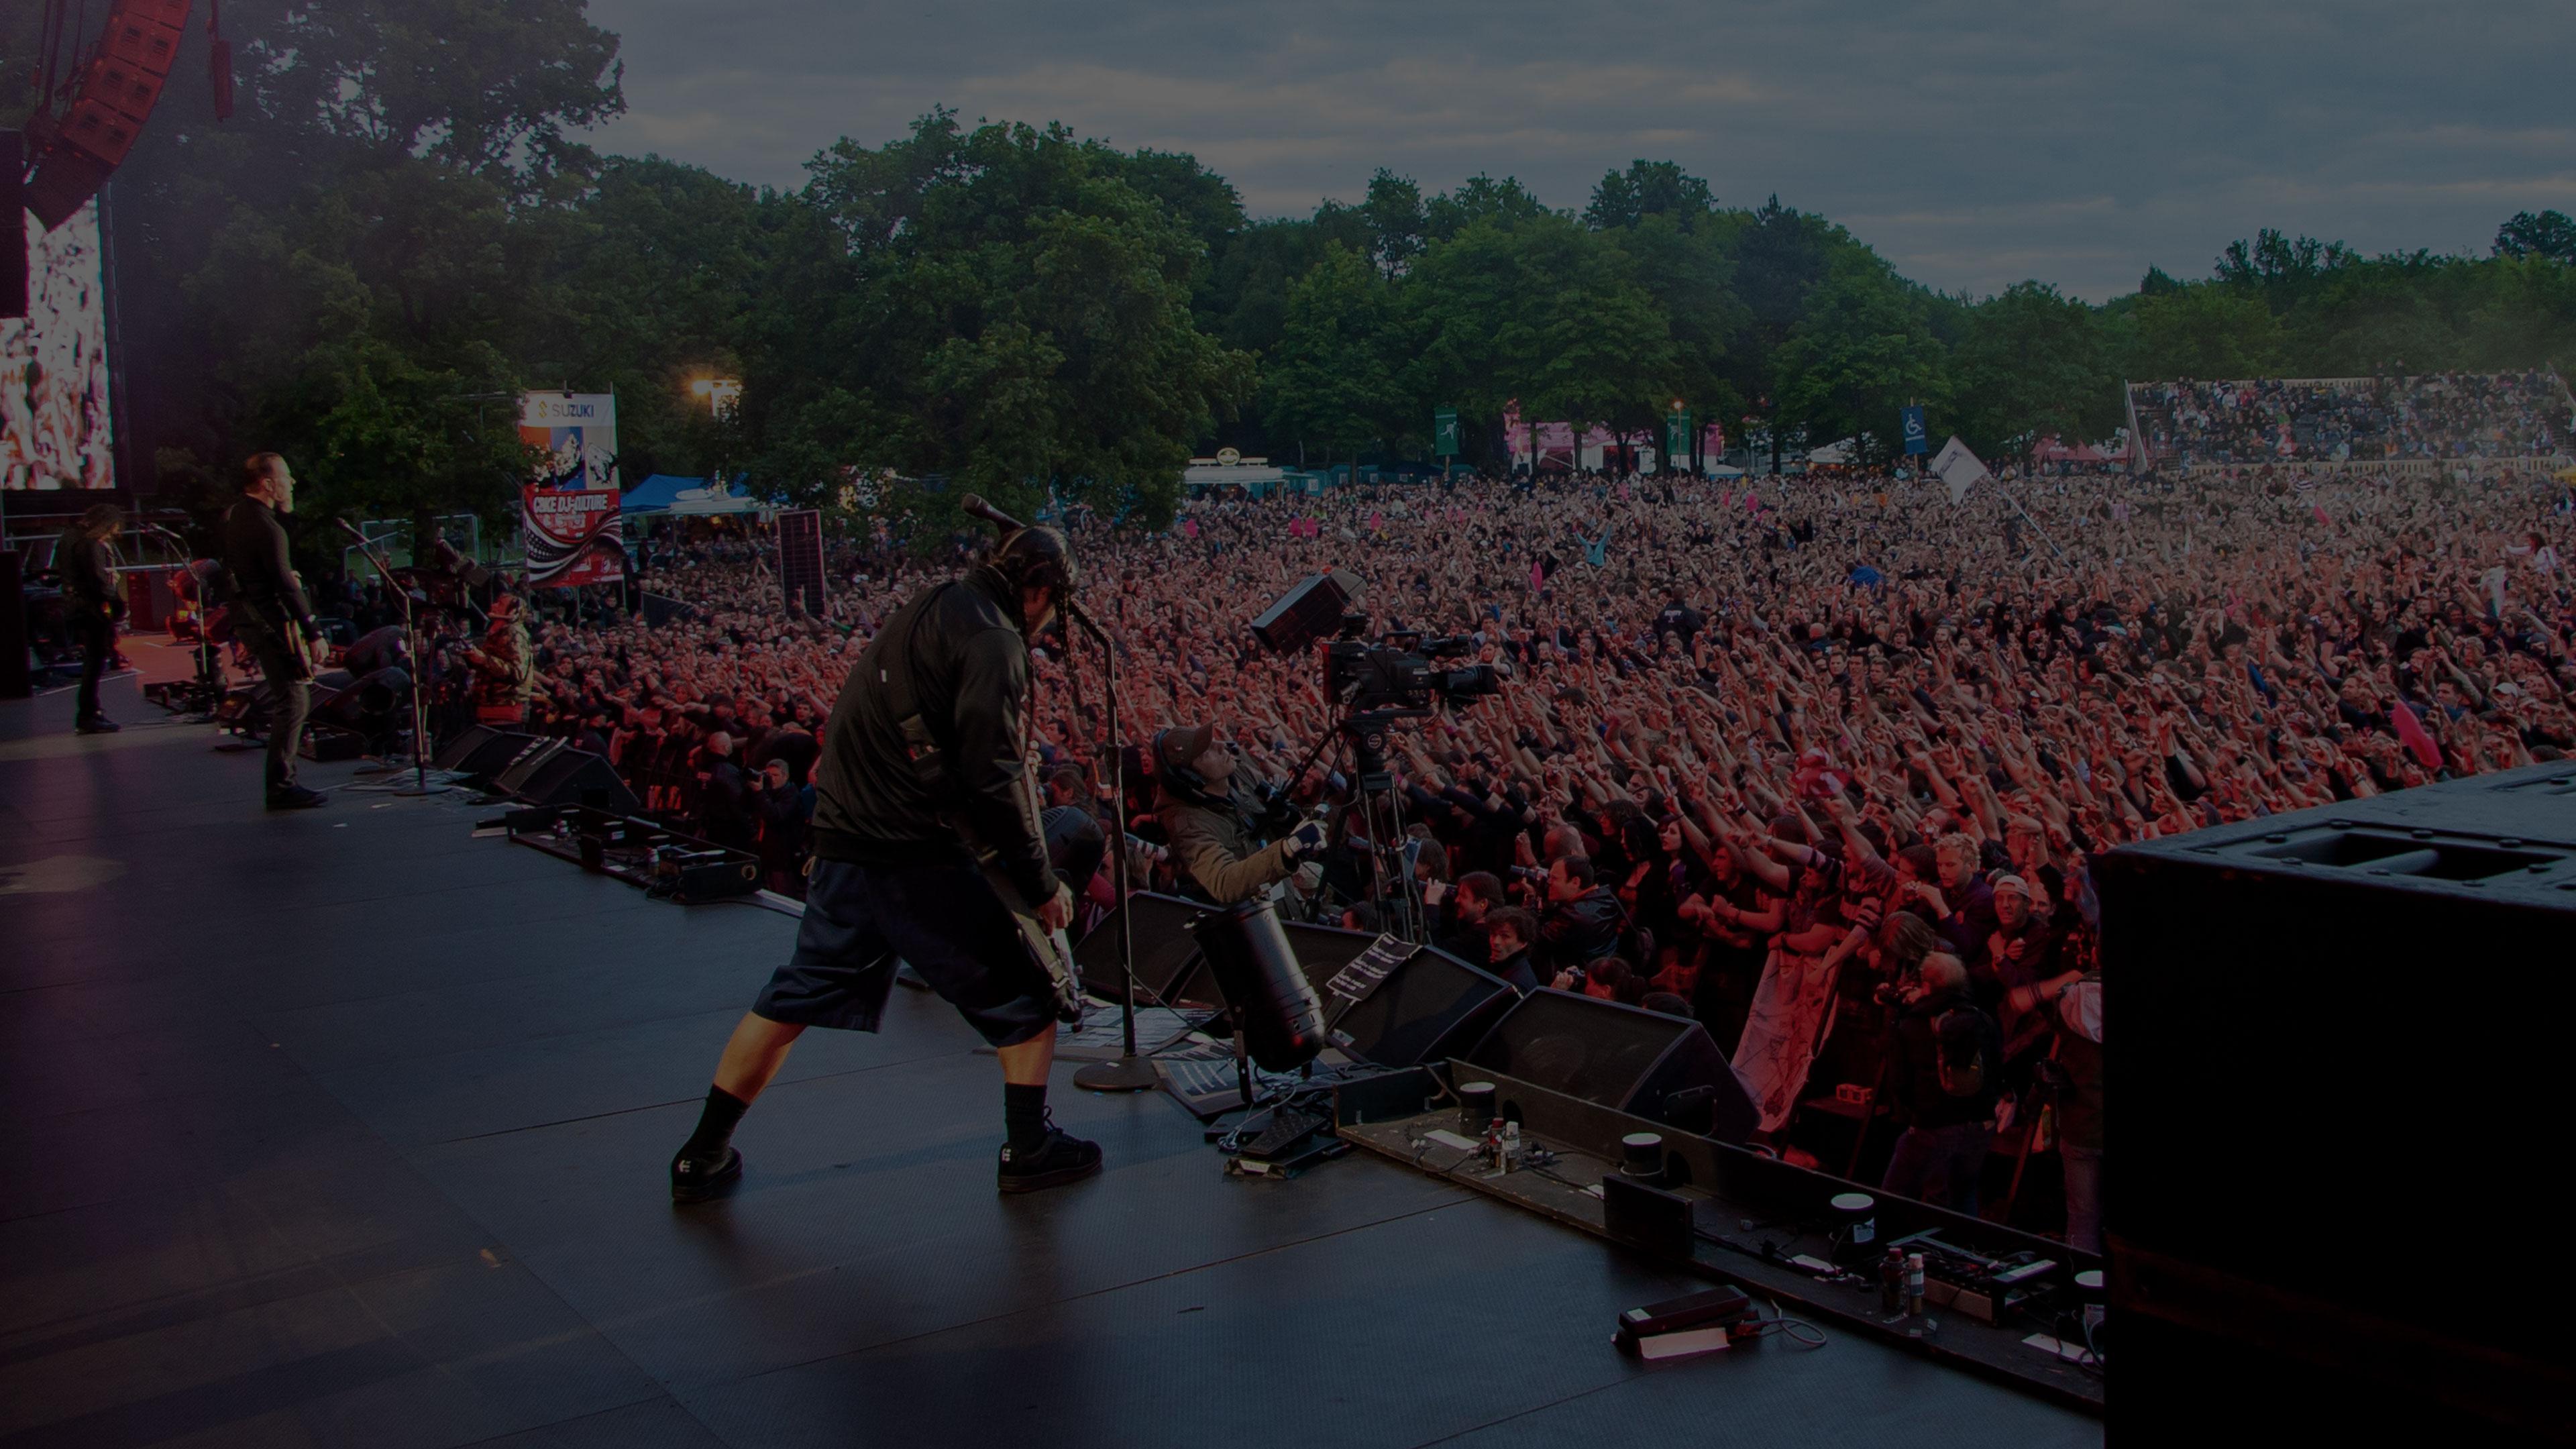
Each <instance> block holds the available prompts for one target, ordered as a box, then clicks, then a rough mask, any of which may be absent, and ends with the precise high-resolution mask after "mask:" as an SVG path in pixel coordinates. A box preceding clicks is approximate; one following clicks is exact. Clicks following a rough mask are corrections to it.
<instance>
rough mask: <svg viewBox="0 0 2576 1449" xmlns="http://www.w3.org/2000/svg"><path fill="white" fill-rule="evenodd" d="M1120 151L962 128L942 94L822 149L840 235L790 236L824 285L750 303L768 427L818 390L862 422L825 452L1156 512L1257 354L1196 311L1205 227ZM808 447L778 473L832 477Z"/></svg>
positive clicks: (822, 486) (799, 413) (811, 403)
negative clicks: (764, 364)
mask: <svg viewBox="0 0 2576 1449" xmlns="http://www.w3.org/2000/svg"><path fill="white" fill-rule="evenodd" d="M1123 169H1124V168H1123V165H1122V164H1119V163H1117V162H1115V161H1113V160H1112V159H1111V158H1110V157H1105V156H1104V155H1103V154H1102V153H1101V152H1100V151H1099V150H1097V149H1096V148H1091V147H1087V146H1085V145H1083V144H1082V143H1080V142H1078V141H1077V140H1076V139H1075V138H1074V137H1073V135H1072V133H1071V132H1069V131H1067V130H1065V129H1064V128H1063V127H1061V126H1049V127H1047V128H1045V129H1043V130H1041V129H1038V128H1036V127H1032V126H1027V125H1005V124H998V123H996V124H988V125H982V126H978V127H977V128H975V129H974V130H973V131H971V132H969V131H961V130H960V129H959V128H958V126H957V124H956V122H955V120H954V118H953V117H952V116H951V115H949V114H948V113H945V112H935V113H933V114H932V115H929V116H926V117H924V118H922V120H921V121H919V122H917V123H916V124H915V125H914V127H913V131H912V134H911V135H910V136H909V137H907V138H905V139H903V140H900V141H897V142H895V143H893V144H892V145H889V146H887V147H884V148H881V149H879V150H874V151H871V150H869V149H867V148H865V147H861V146H858V145H857V144H855V143H854V142H851V141H848V140H846V139H844V140H843V141H841V142H840V143H838V144H837V145H835V146H834V147H833V148H832V149H831V150H829V151H827V152H825V153H824V154H823V155H822V156H820V157H818V158H817V159H816V160H815V161H814V163H813V164H812V167H811V171H812V180H811V181H810V182H809V183H808V186H807V188H806V197H807V202H808V204H809V205H811V206H813V207H814V208H816V209H817V211H818V212H819V214H820V216H821V218H822V220H823V222H824V224H825V226H826V227H827V228H828V230H829V231H830V232H833V233H836V234H837V236H838V238H839V241H840V245H839V248H838V252H839V254H838V255H837V256H835V255H833V254H832V253H831V252H830V251H824V252H820V253H818V252H816V251H814V250H812V249H811V248H810V247H809V248H804V249H800V250H799V251H798V252H797V253H796V258H795V261H794V263H793V265H794V266H795V267H797V268H799V269H802V270H804V271H805V272H806V273H807V274H810V275H815V276H817V277H819V278H822V279H826V280H828V281H829V282H830V283H831V284H832V290H830V291H827V292H826V293H824V294H823V295H821V296H812V295H794V296H782V297H780V298H778V299H777V305H779V306H783V307H787V308H792V309H793V315H782V314H780V313H778V312H776V311H773V312H771V313H770V314H769V316H768V318H767V320H766V321H765V322H764V323H763V328H762V330H763V332H764V334H765V336H766V337H767V338H768V339H769V340H770V343H771V345H772V347H773V348H774V349H775V351H774V354H773V356H774V358H775V359H776V362H777V363H778V364H780V365H779V366H778V368H777V373H778V376H779V381H780V384H781V391H782V393H786V394H788V396H786V397H783V398H782V399H781V402H780V405H779V406H778V408H777V410H776V411H775V413H774V415H773V416H771V417H770V418H769V419H768V420H767V423H768V426H769V427H770V428H773V429H775V431H776V433H777V435H778V436H779V437H781V438H782V439H807V440H810V439H813V438H816V437H818V436H820V435H821V429H820V428H819V427H818V425H817V423H816V421H815V419H816V414H817V411H818V410H821V411H823V412H825V413H828V412H830V411H831V410H833V409H842V410H846V411H847V412H849V413H850V414H851V416H852V417H853V418H854V419H856V420H858V421H860V422H862V423H863V424H864V425H865V426H866V428H867V431H866V433H865V434H863V435H861V436H858V437H855V438H852V439H851V440H850V441H849V442H848V443H847V445H846V451H845V452H843V453H841V454H840V455H839V456H837V457H835V458H832V459H831V460H830V464H831V465H838V466H848V465H870V466H882V467H891V468H893V469H895V470H897V471H898V472H901V473H906V474H911V475H916V476H918V475H922V474H932V473H936V474H942V475H945V476H946V477H947V478H948V479H950V480H951V482H952V484H953V485H955V487H957V488H958V489H973V490H975V491H977V492H981V493H985V494H987V495H989V496H992V497H994V498H995V499H996V500H998V501H1001V502H1002V503H1003V504H1004V505H1005V506H1010V505H1012V504H1017V505H1018V506H1021V507H1029V506H1033V505H1035V504H1037V503H1039V502H1041V501H1042V500H1043V499H1044V497H1045V496H1046V495H1047V494H1049V493H1050V492H1052V493H1053V494H1055V495H1056V496H1058V497H1061V498H1065V499H1069V500H1070V499H1084V500H1088V501H1091V502H1094V503H1096V504H1098V505H1099V506H1101V507H1102V508H1104V509H1105V510H1107V511H1109V512H1112V513H1116V512H1120V511H1123V510H1125V509H1127V508H1130V507H1133V508H1136V509H1138V510H1140V511H1141V513H1142V514H1143V516H1144V517H1145V518H1147V519H1148V520H1152V521H1159V520H1162V519H1166V518H1168V517H1169V516H1170V513H1171V511H1172V509H1173V507H1174V506H1175V505H1176V503H1177V502H1178V500H1179V496H1180V479H1181V468H1182V466H1183V465H1184V464H1185V463H1187V462H1188V460H1189V457H1190V448H1191V444H1192V443H1193V442H1194V441H1195V440H1196V439H1198V438H1200V437H1203V436H1205V435H1206V434H1207V433H1208V432H1209V431H1210V430H1211V429H1212V428H1214V426H1215V425H1216V420H1217V417H1218V416H1219V415H1220V414H1221V413H1225V412H1230V411H1231V410H1232V409H1233V408H1234V407H1235V406H1237V405H1238V404H1239V403H1240V402H1241V401H1242V400H1243V399H1244V398H1245V397H1246V396H1248V394H1249V393H1250V390H1251V384H1252V360H1251V359H1250V358H1249V357H1246V356H1244V355H1243V354H1241V353H1236V352H1230V351H1228V350H1226V349H1225V348H1223V347H1221V346H1219V345H1218V344H1217V343H1216V341H1215V340H1214V339H1212V338H1210V337H1208V336H1206V335H1205V334H1203V333H1201V332H1200V331H1199V330H1198V329H1197V327H1196V326H1195V325H1194V320H1193V317H1192V314H1191V311H1190V287H1191V276H1192V273H1193V270H1194V269H1195V267H1196V266H1197V264H1198V259H1199V257H1200V255H1201V252H1202V247H1201V244H1200V242H1199V240H1198V238H1197V237H1195V236H1193V235H1192V234H1191V233H1190V231H1189V230H1188V229H1187V228H1185V227H1184V226H1183V225H1181V224H1180V222H1179V221H1177V220H1176V219H1175V218H1174V217H1173V215H1172V213H1171V211H1170V210H1169V209H1168V208H1167V207H1165V206H1164V205H1162V204H1160V203H1159V202H1157V201H1156V200H1155V199H1153V198H1152V197H1150V196H1147V195H1145V194H1144V193H1142V192H1140V191H1138V190H1137V189H1136V188H1135V187H1133V186H1131V185H1130V184H1128V182H1127V180H1126V178H1125V177H1124V176H1123V175H1122V174H1121V172H1122V171H1123ZM765 461H766V463H767V464H768V466H769V467H771V468H773V469H776V468H778V467H780V466H782V465H785V464H786V463H788V462H790V461H792V459H791V455H788V454H779V455H775V456H770V457H767V458H766V459H765ZM801 466H802V467H803V468H804V469H805V470H806V471H800V472H797V473H794V474H785V475H779V476H774V477H773V478H772V480H771V481H772V482H774V483H776V484H779V485H782V486H785V487H787V488H790V489H792V490H795V491H797V492H799V493H800V494H803V495H805V496H809V497H816V496H822V495H824V494H825V493H827V492H828V491H830V490H832V489H836V488H837V487H838V485H839V482H840V477H839V475H838V472H837V471H836V468H835V467H834V466H829V465H827V466H824V467H822V468H820V469H816V468H815V460H813V459H812V458H811V457H810V456H809V457H808V458H807V459H806V461H805V462H804V463H803V464H802V465H801Z"/></svg>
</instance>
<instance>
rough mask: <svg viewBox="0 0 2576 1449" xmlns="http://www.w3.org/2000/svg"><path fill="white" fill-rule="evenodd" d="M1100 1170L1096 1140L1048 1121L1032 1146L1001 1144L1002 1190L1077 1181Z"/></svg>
mask: <svg viewBox="0 0 2576 1449" xmlns="http://www.w3.org/2000/svg"><path fill="white" fill-rule="evenodd" d="M1099 1172H1100V1144H1099V1143H1097V1142H1085V1141H1083V1140H1082V1139H1081V1138H1079V1137H1076V1136H1074V1135H1073V1134H1072V1133H1070V1132H1067V1131H1065V1130H1064V1129H1063V1128H1061V1127H1058V1126H1056V1125H1055V1123H1053V1122H1052V1121H1050V1122H1049V1123H1047V1135H1046V1137H1045V1138H1044V1139H1043V1140H1041V1141H1040V1142H1039V1143H1038V1145H1037V1147H1036V1149H1035V1150H1033V1151H1030V1152H1026V1153H1020V1152H1014V1151H1013V1150H1012V1149H1011V1145H1010V1144H1009V1143H1007V1142H1006V1143H1004V1144H1002V1171H1001V1185H1002V1191H1004V1192H1037V1191H1040V1190H1042V1189H1045V1188H1050V1187H1062V1186H1064V1185H1065V1184H1066V1183H1068V1182H1080V1181H1082V1180H1083V1179H1084V1178H1086V1177H1093V1176H1097V1175H1098V1174H1099Z"/></svg>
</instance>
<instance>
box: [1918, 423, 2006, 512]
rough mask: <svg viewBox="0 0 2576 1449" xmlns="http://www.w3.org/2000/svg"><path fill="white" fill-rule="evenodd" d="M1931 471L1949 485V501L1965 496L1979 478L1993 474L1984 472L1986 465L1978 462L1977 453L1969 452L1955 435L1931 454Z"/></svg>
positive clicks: (1955, 500)
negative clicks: (1936, 451)
mask: <svg viewBox="0 0 2576 1449" xmlns="http://www.w3.org/2000/svg"><path fill="white" fill-rule="evenodd" d="M1932 473H1933V475H1934V476H1936V477H1938V478H1939V479H1940V480H1941V481H1942V482H1944V483H1947V484H1949V485H1950V501H1951V502H1953V503H1956V502H1958V501H1959V500H1960V499H1962V498H1965V497H1967V496H1968V490H1969V489H1971V488H1973V487H1975V486H1977V483H1978V481H1979V480H1980V479H1984V478H1988V477H1991V476H1993V475H1991V474H1989V473H1988V472H1986V465H1985V464H1983V463H1980V462H1978V461H1977V455H1976V454H1974V453H1971V452H1969V451H1968V445H1967V444H1965V443H1962V442H1960V441H1959V439H1958V438H1957V436H1956V435H1953V436H1952V437H1951V439H1950V441H1949V442H1948V443H1946V444H1944V445H1943V446H1942V449H1941V451H1940V452H1938V453H1935V454H1933V455H1932Z"/></svg>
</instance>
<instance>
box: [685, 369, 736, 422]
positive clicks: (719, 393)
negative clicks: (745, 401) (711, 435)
mask: <svg viewBox="0 0 2576 1449" xmlns="http://www.w3.org/2000/svg"><path fill="white" fill-rule="evenodd" d="M689 391H690V392H691V393H693V394H695V395H696V396H698V397H702V398H705V399H706V400H707V411H708V412H709V413H710V414H712V415H714V416H717V417H721V416H723V415H724V412H725V410H726V409H727V408H730V407H732V406H733V405H734V404H735V403H738V402H740V401H742V382H741V380H740V379H739V378H731V377H701V378H697V379H695V380H693V381H692V382H690V384H689Z"/></svg>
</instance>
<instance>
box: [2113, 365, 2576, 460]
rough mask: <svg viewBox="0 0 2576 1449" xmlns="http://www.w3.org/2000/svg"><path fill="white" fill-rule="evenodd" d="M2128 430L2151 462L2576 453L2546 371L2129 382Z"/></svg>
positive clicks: (2561, 385)
mask: <svg viewBox="0 0 2576 1449" xmlns="http://www.w3.org/2000/svg"><path fill="white" fill-rule="evenodd" d="M2128 401H2129V408H2130V416H2131V418H2132V420H2133V422H2132V433H2131V436H2132V437H2133V438H2135V439H2137V440H2138V443H2139V444H2140V445H2141V446H2142V447H2143V449H2144V451H2145V454H2146V458H2147V461H2148V462H2149V463H2151V464H2153V465H2156V466H2175V467H2185V468H2189V467H2208V466H2242V465H2246V464H2258V463H2278V462H2285V461H2295V462H2298V463H2301V464H2303V465H2306V464H2317V463H2333V462H2377V461H2397V462H2427V463H2429V462H2433V461H2437V460H2444V459H2503V458H2539V457H2554V456H2559V455H2563V454H2566V453H2569V452H2571V451H2576V447H2571V444H2570V434H2571V432H2576V399H2571V397H2570V395H2569V393H2568V390H2567V384H2566V383H2565V382H2564V381H2563V380H2561V379H2560V378H2559V376H2558V374H2556V373H2554V372H2524V373H2433V374H2425V375H2419V376H2411V377H2312V378H2261V379H2249V380H2240V381H2233V382H2195V381H2190V380H2187V379H2186V380H2177V381H2172V382H2151V383H2136V384H2132V385H2131V386H2130V388H2129V399H2128Z"/></svg>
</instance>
